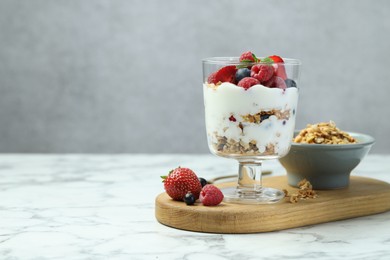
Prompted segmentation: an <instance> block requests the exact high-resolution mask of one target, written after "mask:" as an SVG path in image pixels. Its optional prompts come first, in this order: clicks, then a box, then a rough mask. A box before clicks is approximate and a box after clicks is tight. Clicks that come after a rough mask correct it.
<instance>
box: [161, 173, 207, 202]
mask: <svg viewBox="0 0 390 260" xmlns="http://www.w3.org/2000/svg"><path fill="white" fill-rule="evenodd" d="M161 178H162V179H163V182H164V188H165V191H166V192H167V194H168V195H169V196H170V197H171V198H172V199H174V200H180V201H182V200H183V199H184V196H185V195H186V194H187V192H191V193H192V194H193V195H194V197H195V199H198V198H199V193H200V191H201V190H202V185H201V184H200V181H199V179H198V176H196V174H195V173H194V172H193V171H192V170H191V169H188V168H181V167H178V168H176V169H174V170H172V171H170V172H169V174H168V176H161Z"/></svg>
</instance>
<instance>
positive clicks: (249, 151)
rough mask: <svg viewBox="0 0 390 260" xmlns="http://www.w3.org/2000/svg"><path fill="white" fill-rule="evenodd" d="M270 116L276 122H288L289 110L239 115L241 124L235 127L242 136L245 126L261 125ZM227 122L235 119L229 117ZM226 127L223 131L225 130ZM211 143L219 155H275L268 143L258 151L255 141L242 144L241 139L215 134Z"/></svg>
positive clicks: (273, 145)
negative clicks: (273, 117) (276, 120)
mask: <svg viewBox="0 0 390 260" xmlns="http://www.w3.org/2000/svg"><path fill="white" fill-rule="evenodd" d="M270 116H275V117H276V118H277V119H278V120H288V119H289V118H290V109H287V110H277V109H273V110H270V111H260V112H258V113H256V114H246V115H241V118H242V122H243V123H244V124H243V123H242V122H239V123H238V124H237V127H239V128H240V129H241V133H242V135H244V128H245V125H246V124H261V122H263V121H264V120H266V119H268V118H269V117H270ZM229 120H230V121H232V122H236V121H237V120H236V118H235V117H234V116H233V115H231V116H230V117H229ZM227 129H228V127H226V128H225V129H224V131H225V130H227ZM213 134H214V140H216V142H214V143H213V147H214V149H215V150H216V151H217V152H219V153H226V154H245V155H273V154H275V144H273V143H269V144H267V145H266V146H265V147H264V148H262V149H259V147H258V144H257V142H256V140H251V141H249V142H244V141H243V140H241V139H233V138H227V137H226V136H224V135H219V134H218V133H217V132H214V133H213Z"/></svg>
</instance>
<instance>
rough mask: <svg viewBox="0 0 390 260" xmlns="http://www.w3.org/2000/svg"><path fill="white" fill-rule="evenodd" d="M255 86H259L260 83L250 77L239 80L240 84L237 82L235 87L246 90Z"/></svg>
mask: <svg viewBox="0 0 390 260" xmlns="http://www.w3.org/2000/svg"><path fill="white" fill-rule="evenodd" d="M257 84H260V81H258V80H257V79H255V78H252V77H246V78H243V79H242V80H240V82H238V84H237V86H239V87H242V88H244V89H245V90H247V89H248V88H250V87H252V86H254V85H257Z"/></svg>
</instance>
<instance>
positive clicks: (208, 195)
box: [199, 184, 223, 206]
mask: <svg viewBox="0 0 390 260" xmlns="http://www.w3.org/2000/svg"><path fill="white" fill-rule="evenodd" d="M199 200H200V202H202V203H203V205H205V206H217V205H218V204H219V203H221V202H222V200H223V194H222V192H221V190H220V189H218V188H217V187H215V186H214V185H212V184H207V185H206V186H204V187H203V189H202V191H201V192H200V196H199Z"/></svg>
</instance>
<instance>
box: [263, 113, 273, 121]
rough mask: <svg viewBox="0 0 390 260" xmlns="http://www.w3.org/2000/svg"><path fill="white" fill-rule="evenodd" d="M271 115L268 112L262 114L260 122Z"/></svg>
mask: <svg viewBox="0 0 390 260" xmlns="http://www.w3.org/2000/svg"><path fill="white" fill-rule="evenodd" d="M270 116H271V115H268V114H265V115H261V116H260V122H262V121H264V120H266V119H268V118H269V117H270Z"/></svg>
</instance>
